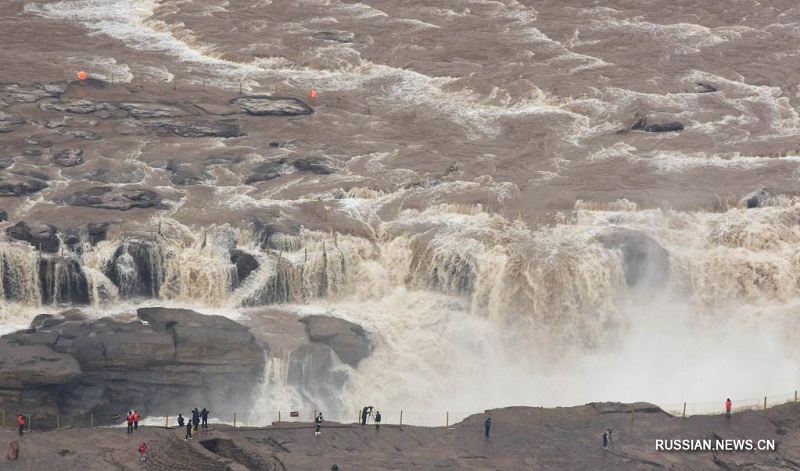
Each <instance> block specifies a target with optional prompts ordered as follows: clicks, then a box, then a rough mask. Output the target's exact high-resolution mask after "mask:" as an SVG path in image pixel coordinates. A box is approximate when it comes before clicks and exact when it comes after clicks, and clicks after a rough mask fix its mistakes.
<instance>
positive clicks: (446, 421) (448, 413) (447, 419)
mask: <svg viewBox="0 0 800 471" xmlns="http://www.w3.org/2000/svg"><path fill="white" fill-rule="evenodd" d="M444 426H445V427H449V426H450V411H447V415H446V416H445V419H444Z"/></svg>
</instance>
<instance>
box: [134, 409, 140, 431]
mask: <svg viewBox="0 0 800 471" xmlns="http://www.w3.org/2000/svg"><path fill="white" fill-rule="evenodd" d="M133 429H134V430H139V411H138V410H135V411H133Z"/></svg>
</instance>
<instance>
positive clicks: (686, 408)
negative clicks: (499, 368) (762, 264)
mask: <svg viewBox="0 0 800 471" xmlns="http://www.w3.org/2000/svg"><path fill="white" fill-rule="evenodd" d="M725 399H726V398H722V400H720V401H714V402H682V403H671V404H656V405H658V406H659V407H660V408H661V409H662V410H664V411H665V412H667V413H669V414H671V415H673V416H676V417H689V416H692V415H715V414H724V413H725ZM798 399H800V398H798V391H793V392H791V393H785V394H775V395H768V396H762V397H754V398H747V399H736V398H734V399H732V400H731V402H732V411H733V412H734V413H736V412H742V411H746V410H766V409H767V408H769V407H772V406H777V405H781V404H786V403H797V404H798V405H800V403H798ZM54 409H55V408H54ZM378 411H380V414H381V425H414V426H421V427H447V426H450V425H453V424H456V423H458V422H461V421H462V420H464V419H465V418H467V417H469V416H470V415H474V414H480V413H484V412H485V411H468V412H464V411H459V412H453V411H444V412H431V411H415V410H405V409H401V410H389V409H384V410H379V409H377V408H374V409H373V411H372V414H371V415H369V416H368V419H367V423H368V424H369V425H373V424H374V423H375V414H376V413H377V412H378ZM537 411H538V412H537ZM568 411H569V409H568V408H562V409H558V410H555V409H547V408H543V407H537V408H533V411H532V414H533V415H535V416H537V417H538V422H540V423H546V422H547V420H548V418H550V419H555V418H556V416H557V415H558V416H560V415H562V414H564V413H565V412H567V413H569V412H568ZM320 412H321V413H322V414H323V418H324V419H325V422H326V423H328V426H330V425H331V424H330V423H331V422H333V423H339V424H358V423H361V421H362V417H361V414H362V411H361V410H325V409H320V410H317V409H313V410H312V409H303V410H285V411H284V410H276V411H271V412H251V413H231V414H225V415H212V416H209V420H208V423H209V424H211V425H213V424H227V425H231V426H233V427H264V426H267V425H277V426H280V425H282V424H284V425H287V426H290V425H291V424H292V423H297V424H301V423H304V424H310V423H313V422H314V419H315V418H316V417H317V414H319V413H320ZM19 413H22V414H23V415H24V416H25V430H27V431H30V430H36V429H41V430H51V429H54V428H56V429H58V428H92V427H97V426H101V425H102V426H109V425H108V424H110V423H111V424H113V425H111V426H112V427H116V426H119V427H124V426H125V414H124V413H122V414H120V416H119V418H116V416H115V417H114V418H109V417H102V418H98V417H96V416H95V415H94V414H88V415H85V416H77V417H62V416H61V415H60V414H55V415H43V416H37V415H36V414H30V413H27V412H26V411H20V410H15V409H11V407H10V405H9V404H0V426H2V427H15V428H16V427H17V426H18V422H17V417H18V414H19ZM631 417H633V414H631ZM98 419H100V420H98ZM184 420H185V421H187V422H188V421H189V420H191V413H188V415H184ZM586 420H590V418H588V417H587V418H586ZM139 425H143V426H161V427H167V428H171V427H177V426H178V421H177V414H175V415H169V416H160V417H142V419H141V420H140V422H139Z"/></svg>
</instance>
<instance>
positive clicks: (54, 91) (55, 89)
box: [0, 83, 66, 103]
mask: <svg viewBox="0 0 800 471" xmlns="http://www.w3.org/2000/svg"><path fill="white" fill-rule="evenodd" d="M0 90H2V91H4V92H7V93H8V94H9V96H10V97H11V98H12V99H13V100H14V101H16V102H18V103H35V102H37V101H39V100H41V99H43V98H58V97H59V96H61V95H62V94H63V93H64V91H65V90H66V86H65V84H61V83H52V84H46V85H43V84H40V83H35V84H33V85H30V86H23V85H20V84H17V83H12V84H5V85H3V86H2V88H0Z"/></svg>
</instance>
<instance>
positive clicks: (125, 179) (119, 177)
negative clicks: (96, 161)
mask: <svg viewBox="0 0 800 471" xmlns="http://www.w3.org/2000/svg"><path fill="white" fill-rule="evenodd" d="M144 177H145V174H144V172H143V171H141V170H139V169H138V168H135V167H134V168H129V169H126V170H114V171H113V172H112V171H110V170H108V169H105V168H96V169H94V170H93V171H92V173H90V174H89V175H87V176H86V179H87V180H89V181H92V182H99V183H141V182H143V181H144Z"/></svg>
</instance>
